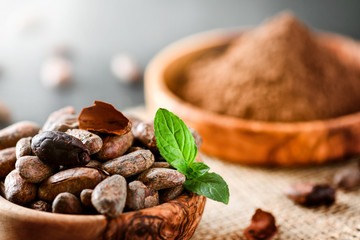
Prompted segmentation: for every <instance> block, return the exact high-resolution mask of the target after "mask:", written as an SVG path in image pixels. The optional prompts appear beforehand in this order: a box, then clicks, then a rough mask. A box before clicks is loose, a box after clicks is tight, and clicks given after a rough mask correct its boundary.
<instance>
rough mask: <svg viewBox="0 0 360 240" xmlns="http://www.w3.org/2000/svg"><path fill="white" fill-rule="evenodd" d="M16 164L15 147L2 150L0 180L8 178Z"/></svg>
mask: <svg viewBox="0 0 360 240" xmlns="http://www.w3.org/2000/svg"><path fill="white" fill-rule="evenodd" d="M15 162H16V154H15V147H11V148H6V149H4V150H0V178H4V177H6V175H8V174H9V173H10V172H11V171H12V170H14V169H15Z"/></svg>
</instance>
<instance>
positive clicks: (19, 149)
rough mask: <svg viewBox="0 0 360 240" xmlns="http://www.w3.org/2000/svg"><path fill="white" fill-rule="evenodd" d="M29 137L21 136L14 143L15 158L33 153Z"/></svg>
mask: <svg viewBox="0 0 360 240" xmlns="http://www.w3.org/2000/svg"><path fill="white" fill-rule="evenodd" d="M31 139H32V137H26V138H22V139H20V140H19V141H18V142H17V143H16V147H15V149H16V159H19V158H21V157H23V156H31V155H34V154H33V152H32V150H31Z"/></svg>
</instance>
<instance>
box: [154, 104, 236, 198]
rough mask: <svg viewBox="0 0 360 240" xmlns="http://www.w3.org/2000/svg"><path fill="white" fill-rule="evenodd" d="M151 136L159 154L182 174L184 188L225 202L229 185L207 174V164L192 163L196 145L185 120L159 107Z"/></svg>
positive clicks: (219, 178)
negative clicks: (154, 140) (153, 132)
mask: <svg viewBox="0 0 360 240" xmlns="http://www.w3.org/2000/svg"><path fill="white" fill-rule="evenodd" d="M154 128H155V137H156V142H157V146H158V148H159V151H160V154H161V156H163V157H164V158H165V160H166V161H167V162H168V163H170V164H171V166H173V167H174V168H176V169H177V170H178V171H179V172H181V173H183V174H184V175H185V176H186V181H185V183H184V187H185V188H186V189H187V190H189V191H192V192H194V193H197V194H200V195H203V196H205V197H208V198H210V199H213V200H215V201H219V202H222V203H225V204H227V203H228V202H229V187H228V185H227V184H226V182H225V181H224V179H223V178H222V177H221V176H220V175H218V174H216V173H213V172H212V173H209V170H210V168H209V166H207V165H206V164H205V163H202V162H195V158H196V155H197V147H196V144H195V139H194V137H193V136H192V135H191V133H190V131H189V129H188V128H187V126H186V125H185V123H184V122H183V121H182V120H181V119H180V118H179V117H178V116H176V115H175V114H173V113H172V112H170V111H168V110H166V109H162V108H160V109H159V110H158V111H157V112H156V115H155V119H154Z"/></svg>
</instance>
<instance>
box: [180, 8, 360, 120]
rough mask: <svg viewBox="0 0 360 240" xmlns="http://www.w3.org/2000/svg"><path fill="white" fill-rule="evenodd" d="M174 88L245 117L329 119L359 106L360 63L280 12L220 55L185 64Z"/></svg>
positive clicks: (189, 97) (195, 100)
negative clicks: (344, 59) (343, 58)
mask: <svg viewBox="0 0 360 240" xmlns="http://www.w3.org/2000/svg"><path fill="white" fill-rule="evenodd" d="M177 92H178V94H179V96H180V97H181V98H183V99H184V100H186V101H188V102H191V103H193V104H195V105H197V106H200V107H202V108H204V109H208V110H210V111H214V112H217V113H221V114H226V115H232V116H236V117H240V118H245V119H253V120H261V121H285V122H291V121H308V120H315V119H327V118H332V117H337V116H341V115H345V114H349V113H353V112H357V111H359V110H360V69H359V68H358V67H355V66H354V65H353V64H345V63H344V62H342V61H341V59H339V58H338V57H337V56H336V54H335V53H334V51H331V49H330V48H329V47H326V46H325V45H324V44H323V43H322V42H321V41H320V40H319V38H318V37H316V35H315V34H314V33H313V32H311V31H310V30H309V29H308V28H307V27H306V26H305V25H304V24H303V23H301V22H300V21H299V20H298V19H296V17H295V16H293V15H292V14H291V13H282V14H280V15H278V16H276V17H274V18H273V19H270V20H268V21H266V22H265V23H263V24H262V25H261V26H259V27H257V28H255V29H253V30H250V31H247V32H245V33H244V34H243V35H241V36H240V37H239V38H237V39H236V40H234V41H233V42H232V43H231V44H230V46H229V47H228V48H227V49H226V50H225V51H224V52H223V53H222V54H221V55H218V56H215V57H214V55H212V56H211V57H208V58H205V59H204V58H201V59H199V60H197V61H195V62H194V63H193V64H192V65H190V66H188V68H187V69H186V71H185V78H184V81H183V82H182V84H180V86H179V88H178V91H177Z"/></svg>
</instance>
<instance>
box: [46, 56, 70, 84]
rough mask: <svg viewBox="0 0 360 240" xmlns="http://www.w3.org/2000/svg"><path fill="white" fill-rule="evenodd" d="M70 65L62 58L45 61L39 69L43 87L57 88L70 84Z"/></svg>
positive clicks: (55, 57) (56, 57)
mask: <svg viewBox="0 0 360 240" xmlns="http://www.w3.org/2000/svg"><path fill="white" fill-rule="evenodd" d="M71 78H72V65H71V63H70V61H69V60H67V59H66V58H64V57H60V56H54V57H51V58H49V59H47V60H46V61H45V62H44V63H43V65H42V67H41V81H42V83H43V85H44V86H45V87H49V88H59V87H64V86H67V85H69V84H70V83H71Z"/></svg>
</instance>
